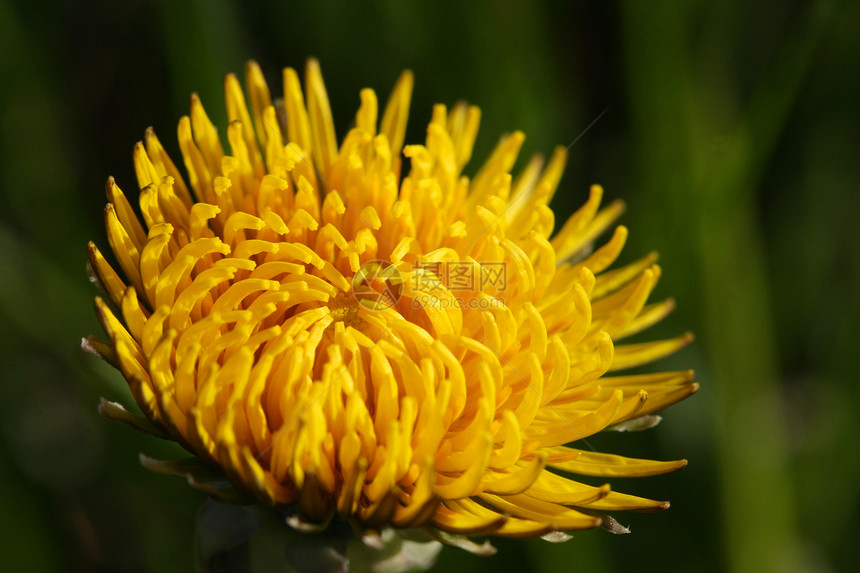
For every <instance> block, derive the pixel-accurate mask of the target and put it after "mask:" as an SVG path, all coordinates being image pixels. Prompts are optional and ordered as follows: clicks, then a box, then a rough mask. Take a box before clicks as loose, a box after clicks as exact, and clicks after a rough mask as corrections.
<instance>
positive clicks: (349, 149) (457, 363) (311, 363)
mask: <svg viewBox="0 0 860 573" xmlns="http://www.w3.org/2000/svg"><path fill="white" fill-rule="evenodd" d="M283 76H284V91H285V94H284V97H283V99H282V100H273V99H272V96H271V95H270V92H269V89H268V87H267V85H266V83H265V81H264V79H263V74H262V73H261V70H260V68H259V67H258V66H257V64H256V63H253V62H252V63H250V64H249V65H248V68H247V78H246V88H247V96H246V95H245V94H244V93H243V91H242V89H241V87H240V83H239V80H238V79H237V78H236V77H235V76H233V75H229V76H227V78H226V80H225V92H226V102H227V113H228V115H229V120H230V123H229V126H228V128H227V131H226V135H227V138H226V143H228V144H229V153H228V152H227V150H225V147H224V141H223V140H222V139H221V138H220V137H219V134H218V132H217V130H216V128H215V126H214V125H213V123H212V121H210V119H209V117H208V116H207V114H206V111H205V110H204V108H203V105H202V103H201V101H200V99H199V98H198V97H197V96H192V98H191V112H190V115H189V116H186V117H183V118H182V119H181V120H180V122H179V128H178V137H179V147H180V150H181V154H182V162H183V164H184V167H185V172H186V173H187V178H186V177H183V175H181V174H180V170H179V169H178V168H177V166H176V164H175V163H174V162H173V161H172V160H171V158H170V157H169V156H168V154H167V153H166V152H165V150H164V148H163V147H162V145H161V143H160V142H159V140H158V138H156V136H155V133H154V132H153V131H152V130H151V129H150V130H147V132H146V138H145V141H144V142H142V143H138V144H137V146H136V147H135V149H134V166H135V169H136V173H137V179H138V185H139V187H140V195H139V206H140V214H141V216H142V219H141V218H139V217H138V215H137V213H136V210H135V209H134V208H133V207H132V206H131V204H130V201H129V199H128V198H127V197H126V195H125V194H124V193H123V191H121V190H120V188H119V186H118V185H117V183H116V182H115V181H114V180H113V179H112V178H111V179H109V180H108V183H107V195H108V200H109V203H108V205H107V207H106V209H105V220H106V226H107V236H108V241H109V243H110V247H111V250H112V251H113V253H114V255H115V257H116V260H117V262H118V264H119V269H116V270H115V269H114V268H112V267H111V265H110V264H109V263H108V261H107V260H106V258H105V257H104V256H103V254H102V253H101V252H100V251H99V249H98V248H97V247H96V246H95V245H94V244H92V243H90V245H89V264H90V268H91V276H92V277H93V280H94V281H95V282H96V283H97V284H98V286H99V287H100V288H101V289H102V290H103V292H104V293H105V299H103V298H97V299H96V310H97V313H98V317H99V319H100V321H101V323H102V325H103V326H104V329H105V331H106V332H107V334H108V336H109V338H110V342H109V343H105V342H100V341H99V340H98V339H96V338H93V337H90V338H88V339H86V340H85V341H84V346H85V348H87V349H88V350H90V351H92V352H94V353H96V354H98V355H99V356H101V357H103V358H105V359H106V360H108V361H109V362H110V363H112V364H113V365H115V366H116V367H117V368H118V369H119V370H120V371H121V372H122V374H123V375H124V376H125V378H126V379H127V380H128V383H129V386H130V389H131V393H132V394H133V396H134V399H135V401H136V402H137V405H138V406H139V408H140V409H141V410H142V412H143V414H144V415H145V417H141V416H137V415H134V414H132V413H130V412H129V411H127V410H125V409H124V408H123V407H122V406H120V405H119V404H116V403H113V402H108V401H103V402H102V407H101V411H102V412H103V413H104V414H105V415H107V416H109V417H111V418H115V419H118V420H121V421H124V422H127V423H130V424H132V425H134V426H136V427H137V428H139V429H142V430H144V431H148V432H150V433H153V434H156V435H160V436H163V437H168V438H170V439H172V440H175V441H176V442H178V443H179V444H181V445H182V446H183V447H184V448H186V449H187V450H188V451H189V452H191V453H192V454H194V456H195V458H194V459H193V460H190V461H183V462H175V463H174V462H156V461H154V460H150V459H147V458H144V462H145V463H146V465H148V466H149V467H151V468H153V469H156V470H159V471H167V472H174V473H179V474H183V475H187V476H188V477H189V482H190V483H191V484H192V485H194V486H196V487H199V488H200V489H202V490H203V491H206V492H207V493H209V494H211V495H213V496H215V497H217V498H218V499H226V500H231V499H238V498H239V497H246V498H247V497H250V498H255V499H256V500H259V501H261V502H263V503H264V504H269V505H271V506H273V507H276V508H289V511H290V512H292V515H293V521H292V522H293V524H294V525H296V526H298V527H313V526H324V525H325V524H326V523H327V522H328V521H329V520H330V519H331V518H332V517H333V516H335V515H339V516H341V517H342V518H344V519H346V520H348V521H349V522H350V523H352V524H353V526H354V527H355V528H357V530H358V531H378V530H380V529H382V528H384V527H389V526H391V527H394V528H423V529H424V530H425V531H426V532H427V533H428V534H430V535H431V536H433V537H435V538H437V539H442V540H444V541H447V542H455V543H458V542H463V538H462V537H460V536H470V535H485V534H492V535H498V536H507V537H534V536H546V535H547V534H554V535H555V537H556V538H558V537H563V535H559V534H558V533H555V532H565V531H572V530H579V529H583V528H591V527H596V526H600V525H603V526H604V527H607V528H609V529H610V530H616V531H617V530H620V526H618V525H617V523H616V522H614V520H613V519H612V518H611V517H608V515H607V514H608V513H612V512H617V511H628V510H630V511H651V510H660V509H664V508H666V507H668V504H667V503H666V502H662V501H652V500H649V499H643V498H640V497H635V496H632V495H626V494H623V493H618V492H615V491H613V490H611V489H610V487H609V485H604V486H602V487H594V486H591V485H586V484H583V483H580V482H578V481H575V480H573V479H572V478H571V477H570V476H571V475H572V474H582V475H587V476H598V477H603V478H613V477H628V476H650V475H654V474H660V473H664V472H668V471H672V470H675V469H677V468H680V467H682V466H684V465H685V463H686V462H685V461H683V460H681V461H669V462H659V461H650V460H644V459H631V458H625V457H621V456H617V455H611V454H604V453H596V452H594V451H590V450H589V449H582V448H578V447H573V446H570V445H567V444H570V443H572V442H576V441H577V440H581V439H583V438H586V437H588V436H591V435H592V434H595V433H596V432H600V431H603V430H606V429H607V428H610V427H615V428H619V427H627V428H633V427H635V426H648V425H652V424H653V423H654V420H655V418H656V417H655V416H652V414H653V413H654V412H656V411H658V410H660V409H662V408H664V407H665V406H667V405H669V404H672V403H674V402H676V401H678V400H681V399H682V398H684V397H686V396H688V395H689V394H691V393H693V392H694V391H695V390H696V388H697V385H696V384H694V383H692V382H691V379H692V373H691V372H689V371H681V372H667V373H660V374H637V375H617V374H614V373H615V371H619V370H624V369H627V368H630V367H633V366H638V365H640V364H644V363H647V362H650V361H653V360H655V359H658V358H660V357H662V356H665V355H667V354H669V353H671V352H674V351H676V350H678V349H679V348H681V347H682V346H684V345H685V344H687V343H688V342H689V341H690V338H691V337H690V336H689V335H684V336H680V337H678V338H674V339H670V340H661V341H658V342H648V343H638V344H624V345H620V344H618V342H619V341H620V340H622V339H624V338H625V337H627V336H630V335H632V334H634V333H637V332H639V331H641V330H643V329H645V328H647V327H649V326H650V325H652V324H654V323H655V322H657V321H659V320H661V319H662V318H663V317H664V316H665V315H666V314H667V313H669V312H670V311H671V310H672V307H673V303H672V301H671V300H666V301H663V302H657V303H654V304H647V302H646V301H647V299H648V297H649V294H650V293H651V291H652V289H653V288H654V286H655V284H656V283H657V280H658V279H659V276H660V268H659V267H658V266H657V265H656V264H655V260H656V256H655V255H653V254H652V255H648V256H646V257H644V258H642V259H640V260H638V261H636V262H634V263H632V264H629V265H627V266H623V267H621V268H617V269H614V270H607V269H608V268H609V267H610V266H611V265H612V263H613V261H614V260H615V259H616V257H617V256H618V254H619V252H620V251H621V248H622V246H623V245H624V242H625V240H626V238H627V230H626V229H625V228H624V227H617V228H616V229H615V232H614V234H613V235H612V238H611V239H609V240H608V242H606V243H605V244H603V245H602V246H600V247H599V248H597V249H594V250H593V251H592V249H591V245H592V243H593V242H594V241H595V239H596V238H597V237H598V236H599V235H600V234H601V233H603V232H604V231H605V230H606V229H608V228H609V227H611V226H612V225H613V223H614V221H615V220H616V218H617V217H618V216H619V215H620V213H621V212H622V210H623V205H622V204H621V203H620V202H614V203H612V204H610V205H609V206H607V207H604V208H602V209H600V208H599V207H600V203H601V195H602V190H601V188H600V187H598V186H595V187H592V188H591V194H590V197H589V199H588V201H587V202H586V203H585V205H584V206H583V207H582V208H581V209H580V210H579V211H577V212H576V213H575V214H574V215H573V216H572V217H571V218H570V219H568V221H567V222H566V223H565V224H564V225H563V226H562V227H561V229H560V230H559V231H558V232H557V233H556V234H555V235H554V236H553V229H554V215H553V211H552V210H551V209H550V208H549V206H548V205H549V202H550V200H551V199H552V197H553V194H554V193H555V191H556V189H557V188H558V184H559V180H560V179H561V175H562V170H563V168H564V165H565V161H566V150H565V149H564V148H559V149H557V150H556V151H555V153H554V154H553V155H552V157H551V158H550V160H549V162H548V163H547V164H546V165H544V162H543V160H542V159H541V158H540V157H535V158H534V159H532V160H531V161H530V162H529V163H528V165H527V166H526V167H525V168H524V169H523V170H522V172H520V173H519V174H517V175H512V174H511V169H512V166H513V165H514V162H515V159H516V157H517V154H518V152H519V149H520V146H521V144H522V143H523V139H524V135H523V134H522V133H520V132H514V133H512V134H510V135H507V136H505V137H503V138H502V140H501V141H500V142H499V144H498V146H497V147H496V149H495V151H493V152H492V154H491V155H490V157H489V159H487V161H486V162H485V163H484V164H483V166H482V167H481V168H480V169H479V170H478V171H477V173H476V174H475V176H474V177H472V178H469V177H466V176H464V175H463V173H462V170H463V168H464V166H465V165H466V164H467V162H468V161H469V159H470V156H471V154H472V144H473V142H474V141H475V137H476V134H477V131H478V123H479V119H480V112H479V110H478V108H476V107H467V106H466V105H464V104H458V105H456V106H454V107H453V108H452V109H450V110H449V109H446V107H445V106H443V105H437V106H435V107H434V108H433V113H432V119H431V121H430V124H429V126H428V127H427V137H426V141H425V143H424V145H405V146H404V135H405V131H406V120H407V116H408V114H409V103H410V97H411V92H412V85H413V78H412V74H411V73H409V72H406V73H404V74H403V75H402V76H401V77H400V79H399V80H398V81H397V83H396V85H395V87H394V89H393V92H392V93H391V96H390V97H389V100H388V103H387V105H386V106H385V109H384V111H383V113H382V114H381V120H380V117H379V116H380V114H379V109H378V101H377V97H376V94H375V93H374V92H373V91H372V90H370V89H365V90H362V91H361V93H360V101H361V104H360V107H359V109H358V112H357V114H356V116H355V127H354V128H352V129H351V130H350V131H349V132H348V133H347V135H346V137H345V138H344V139H343V141H342V142H340V143H338V141H337V139H336V136H335V128H334V125H333V122H332V115H331V110H330V108H329V102H328V96H327V95H326V89H325V86H324V84H323V80H322V75H321V73H320V68H319V66H318V64H317V62H316V61H314V60H311V61H310V62H309V63H308V66H307V70H306V77H305V93H304V94H303V93H302V90H301V87H300V83H299V79H298V75H297V74H296V72H295V71H294V70H293V69H289V68H288V69H286V70H284V74H283ZM246 98H247V100H249V101H250V106H248V105H247V104H246ZM404 158H406V160H408V163H407V164H408V166H409V167H408V169H404V161H406V160H404ZM401 170H403V171H406V173H401ZM609 373H612V374H611V375H607V374H609ZM618 425H621V426H618ZM625 425H626V426H625ZM194 460H197V461H194ZM215 470H217V472H221V473H222V474H223V476H226V478H227V480H226V481H227V482H229V484H230V485H229V487H225V486H224V485H223V484H221V485H219V483H218V482H217V481H216V480H208V479H207V475H209V476H211V475H212V474H213V472H215ZM207 472H209V473H207ZM222 479H223V478H222Z"/></svg>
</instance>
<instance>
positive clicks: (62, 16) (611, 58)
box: [0, 0, 860, 573]
mask: <svg viewBox="0 0 860 573" xmlns="http://www.w3.org/2000/svg"><path fill="white" fill-rule="evenodd" d="M308 56H316V57H318V58H319V59H320V61H321V64H322V67H323V74H324V76H325V79H326V82H327V85H328V90H329V95H330V99H331V102H332V107H333V109H334V113H335V121H336V125H337V127H338V134H339V136H342V135H343V134H344V133H345V131H346V129H347V128H348V127H349V125H350V122H351V120H352V117H353V114H354V112H355V110H356V109H357V106H358V91H359V89H360V88H362V87H368V86H369V87H373V88H375V89H376V90H377V92H378V93H379V95H380V97H381V98H384V97H386V96H387V94H388V91H389V90H390V88H391V86H392V85H393V83H394V81H395V79H396V78H397V75H398V74H399V72H400V71H401V70H402V69H404V68H411V69H412V70H414V72H415V74H416V88H415V96H414V100H413V105H412V111H411V121H412V123H411V128H410V131H409V134H408V138H407V139H408V140H409V141H413V142H416V141H420V140H422V138H423V132H424V126H425V125H426V122H427V120H428V119H429V117H430V109H431V105H432V104H433V103H435V102H444V103H448V104H452V103H454V102H456V101H457V100H459V99H467V100H468V101H470V102H472V103H475V104H478V105H480V106H481V107H482V109H483V119H482V126H481V133H480V135H479V140H478V144H477V150H476V153H475V155H473V157H474V158H475V160H474V164H473V166H472V167H471V170H472V171H471V172H472V173H473V172H474V169H475V165H477V160H478V159H480V158H482V157H485V156H486V153H487V152H488V151H489V150H490V149H491V147H492V145H493V144H494V143H495V141H496V139H497V137H498V136H499V135H500V134H502V133H503V132H506V131H510V130H511V129H522V130H523V131H525V133H526V134H527V136H528V140H527V142H526V146H525V152H526V154H531V153H534V152H538V151H542V152H549V151H551V150H552V148H553V147H554V146H555V145H557V144H562V145H565V144H568V143H570V142H572V141H574V140H575V139H576V138H577V137H578V136H580V135H581V134H582V132H583V130H584V129H585V128H586V126H587V125H589V124H590V123H591V122H592V120H594V119H595V118H596V117H597V116H598V115H600V113H601V112H603V111H604V110H607V108H608V111H607V112H606V114H605V115H604V116H603V117H602V118H601V119H600V121H598V122H597V123H595V124H594V126H593V127H592V128H591V129H590V130H589V131H588V132H587V133H585V134H584V135H583V136H582V137H581V138H580V139H579V140H578V141H577V143H576V144H575V145H574V146H573V147H572V148H571V160H570V163H569V167H568V169H567V172H566V174H565V177H564V179H563V181H562V187H561V190H560V191H559V193H558V196H557V197H556V200H555V203H554V206H555V208H556V209H557V213H558V215H559V217H558V219H559V220H561V219H562V218H563V217H564V216H565V215H566V214H568V213H570V212H571V210H572V209H574V208H575V207H576V206H577V205H578V204H580V203H582V202H583V201H584V200H585V197H586V193H587V189H588V185H589V184H591V183H595V182H599V183H601V184H603V185H604V187H605V189H606V194H607V197H608V198H610V199H613V198H618V197H620V198H623V199H624V200H625V201H626V202H627V204H628V212H627V214H626V215H625V216H624V219H623V223H624V224H626V225H627V226H628V227H629V228H630V230H631V238H630V240H629V241H628V246H627V247H626V254H625V257H627V259H628V260H629V259H632V258H634V257H637V256H641V255H643V254H645V253H646V252H648V251H650V250H652V249H656V250H658V251H659V252H660V253H661V261H662V265H663V268H664V274H663V279H662V282H661V284H660V286H659V287H658V292H657V295H658V296H662V297H665V296H674V297H675V298H676V299H677V302H678V310H677V311H676V312H675V313H674V314H673V315H672V316H671V317H670V318H669V319H667V320H666V321H665V323H664V324H661V325H659V327H658V328H656V329H654V330H653V331H652V333H650V334H649V337H650V338H654V337H657V336H664V335H665V336H669V335H674V334H678V333H680V332H683V331H685V330H687V329H689V330H693V331H694V332H695V333H696V334H697V336H698V339H697V342H696V344H695V345H693V346H692V347H690V348H688V349H685V350H684V351H682V352H681V353H679V354H678V355H677V356H674V357H672V358H670V359H666V360H664V361H662V362H661V363H658V364H656V365H654V366H653V367H652V370H653V369H666V370H668V369H674V368H688V367H694V368H695V369H696V370H697V378H698V379H699V380H700V381H701V383H702V389H701V390H700V392H699V393H698V394H697V395H695V396H693V397H692V398H690V399H688V400H687V401H685V402H684V403H681V404H679V405H676V406H674V407H672V408H670V409H669V410H668V411H667V412H666V413H665V419H664V421H663V423H662V424H661V425H660V426H659V427H658V428H656V429H654V430H651V431H650V432H645V433H642V434H636V435H630V434H619V435H612V436H597V437H595V438H594V439H593V440H590V441H591V443H592V444H593V445H594V446H595V447H597V449H604V448H605V449H606V450H608V451H612V452H616V453H622V454H626V455H633V456H637V457H649V456H653V457H655V458H659V459H675V458H680V457H685V458H687V459H689V461H690V465H689V467H687V468H686V469H684V470H682V471H681V472H678V473H676V474H673V475H670V476H663V477H655V478H647V479H641V480H619V481H617V482H615V483H614V484H613V485H614V486H615V487H616V489H620V490H622V491H628V492H632V493H639V494H642V495H647V496H650V497H654V498H661V499H669V500H671V501H672V509H671V510H669V511H668V512H665V513H662V514H656V515H644V514H629V515H619V516H617V517H619V519H620V520H621V522H622V523H623V524H625V525H630V526H631V528H632V530H633V532H632V534H630V535H625V536H613V535H611V534H608V533H606V532H603V531H591V532H583V533H580V534H577V535H576V536H575V538H574V539H573V540H571V541H569V542H568V543H566V544H560V545H551V544H548V543H545V542H542V541H524V542H521V541H515V542H499V543H498V546H499V548H500V553H499V555H497V556H496V557H494V558H489V559H483V558H478V557H473V556H471V555H467V554H465V553H462V552H458V551H455V550H448V551H446V552H445V553H444V554H443V556H442V558H441V560H440V564H439V566H438V570H440V571H447V572H449V573H454V572H456V571H493V572H501V571H525V570H534V571H539V570H540V571H557V570H558V571H568V570H570V571H705V572H709V571H736V572H742V571H765V572H769V571H820V572H829V571H849V570H852V569H853V566H852V565H851V563H855V564H856V561H857V556H856V542H855V538H856V532H857V531H858V529H860V518H858V515H860V511H858V510H860V502H858V491H860V488H858V485H860V448H858V446H857V436H858V435H860V417H858V416H857V415H856V411H857V410H858V408H860V387H858V384H857V382H858V380H860V375H858V374H859V373H858V369H860V368H858V364H860V361H858V360H857V355H858V354H857V352H856V351H855V347H856V346H857V344H858V334H860V332H858V326H857V325H858V323H860V321H858V318H860V312H858V311H860V303H858V296H857V294H858V285H860V281H858V278H860V277H858V275H860V253H858V250H860V249H858V247H860V225H858V221H860V193H858V181H860V161H858V159H860V153H858V152H859V151H860V5H858V2H837V1H834V2H793V1H786V0H782V1H776V0H761V1H757V2H744V1H740V0H728V1H724V2H704V1H690V2H686V3H684V2H662V1H658V2H636V1H632V0H631V1H628V2H579V3H571V4H568V3H560V2H559V3H553V2H540V3H526V2H516V3H501V2H499V3H496V2H489V1H483V2H474V3H462V4H461V3H458V2H434V3H432V4H431V3H426V4H422V5H417V4H411V3H410V4H407V3H400V2H394V1H391V2H383V1H376V2H370V3H367V4H359V3H352V2H345V1H343V2H330V3H326V4H324V5H323V4H319V5H314V4H311V3H303V4H301V5H299V4H295V3H289V2H284V1H277V2H274V1H265V2H259V3H256V4H254V5H253V6H244V5H242V4H240V3H239V2H229V1H226V0H213V1H207V2H204V1H203V0H196V1H194V0H180V1H170V2H168V1H167V0H162V1H161V2H143V1H130V2H108V1H106V0H92V1H90V2H86V3H82V4H76V5H73V4H72V3H62V4H61V3H53V4H52V3H46V2H42V1H27V2H25V1H22V0H16V1H12V2H10V1H9V0H0V82H2V83H0V186H2V187H1V188H2V193H0V342H2V344H0V378H2V382H0V555H2V556H3V557H2V563H3V565H2V566H0V568H3V569H4V570H6V571H34V572H41V571H46V572H53V571H117V572H150V571H152V572H156V571H157V572H159V573H168V572H173V571H176V572H184V571H190V570H191V569H192V534H193V525H194V516H195V511H196V509H197V507H198V506H199V504H200V503H201V501H202V499H201V496H200V495H199V494H197V493H195V492H194V491H192V490H191V489H190V488H188V487H187V486H186V485H185V483H184V482H183V480H181V479H179V478H170V477H165V476H160V475H155V474H151V473H149V472H148V471H147V470H145V469H143V468H142V467H141V466H140V465H139V463H138V460H137V453H138V452H140V451H142V452H146V453H147V454H149V455H153V456H156V457H159V456H160V457H168V458H169V457H178V456H179V455H180V454H179V452H178V451H177V450H176V449H175V448H171V447H170V445H169V444H165V443H162V442H160V441H159V440H156V439H151V438H147V437H145V436H139V435H137V434H136V433H135V432H134V431H132V430H131V429H129V428H126V427H122V426H118V425H114V424H112V423H109V422H107V421H105V420H103V419H102V418H100V417H99V416H98V415H97V414H96V405H97V403H98V397H99V396H107V397H108V398H110V399H114V400H121V401H124V402H126V403H128V402H130V400H129V398H128V394H127V390H126V389H125V383H124V382H123V380H122V379H121V377H120V375H119V374H118V373H116V372H114V371H112V370H111V369H110V368H108V367H106V366H104V365H102V364H100V363H99V362H98V361H96V360H95V359H93V358H91V357H89V356H87V355H84V354H83V353H82V352H81V351H80V349H79V341H80V337H81V336H84V335H88V334H91V333H98V334H101V330H100V327H99V325H98V323H97V322H96V320H95V318H94V314H93V311H92V298H93V296H94V295H95V289H94V288H93V287H92V286H91V285H90V284H89V282H88V280H87V276H86V272H85V270H84V265H85V260H86V249H85V247H86V242H87V241H88V240H90V239H92V240H94V241H96V243H97V244H99V245H100V246H101V247H102V249H103V250H104V249H106V247H107V240H106V238H105V233H104V228H103V219H102V208H103V207H104V203H105V195H104V191H103V184H104V181H105V179H106V178H107V176H108V175H114V176H115V177H116V178H117V180H118V182H119V184H120V186H122V187H124V188H125V189H126V190H127V191H129V190H132V189H134V187H135V182H136V180H135V176H134V171H133V168H132V161H131V151H132V146H133V144H134V143H135V142H136V141H137V140H138V139H140V138H142V136H143V131H144V129H145V128H146V127H147V126H149V125H152V126H154V127H155V129H156V131H157V132H158V133H159V134H160V135H161V140H162V141H163V142H164V143H165V145H166V146H167V148H168V151H170V152H171V153H172V154H173V156H174V158H175V159H177V158H178V146H177V144H176V143H175V137H174V134H175V129H176V123H177V121H178V119H179V117H180V115H182V114H184V113H187V109H188V96H189V94H190V93H191V92H192V91H197V92H199V93H200V95H201V98H202V100H203V102H204V104H206V106H207V109H208V110H209V113H210V116H211V117H213V119H214V120H215V122H216V124H220V125H222V126H223V125H225V120H226V118H225V113H224V108H223V103H222V101H223V100H222V94H221V80H222V78H223V75H224V74H225V73H227V72H229V71H235V72H242V70H243V66H244V63H245V62H246V61H247V60H248V59H250V58H255V59H257V60H258V61H259V62H260V63H261V65H262V67H263V69H264V71H265V72H266V74H267V76H268V78H269V80H270V85H271V86H272V88H273V92H275V93H278V94H280V93H281V92H280V69H281V68H282V67H284V66H287V65H291V66H294V67H301V66H303V63H304V61H305V59H306V58H307V57H308Z"/></svg>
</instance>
